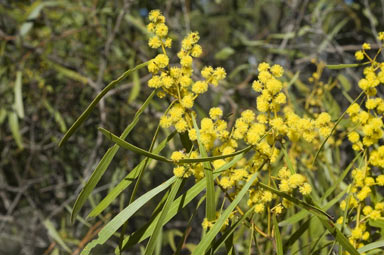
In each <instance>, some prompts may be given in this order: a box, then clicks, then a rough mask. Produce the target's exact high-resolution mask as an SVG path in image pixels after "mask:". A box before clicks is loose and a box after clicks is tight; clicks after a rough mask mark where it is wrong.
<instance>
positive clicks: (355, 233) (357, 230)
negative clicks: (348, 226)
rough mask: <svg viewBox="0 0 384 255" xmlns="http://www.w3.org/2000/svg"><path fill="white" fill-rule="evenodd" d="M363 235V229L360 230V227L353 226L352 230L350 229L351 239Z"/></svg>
mask: <svg viewBox="0 0 384 255" xmlns="http://www.w3.org/2000/svg"><path fill="white" fill-rule="evenodd" d="M362 236H363V231H361V228H359V227H358V228H355V229H354V230H352V232H351V238H352V239H355V240H357V239H360V238H361V237H362Z"/></svg>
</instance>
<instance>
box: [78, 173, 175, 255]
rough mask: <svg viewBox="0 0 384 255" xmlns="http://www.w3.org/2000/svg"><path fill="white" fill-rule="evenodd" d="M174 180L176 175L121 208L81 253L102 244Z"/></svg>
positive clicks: (83, 253) (86, 253)
mask: <svg viewBox="0 0 384 255" xmlns="http://www.w3.org/2000/svg"><path fill="white" fill-rule="evenodd" d="M175 181H176V177H172V178H170V179H169V180H168V181H166V182H164V183H163V184H161V185H159V186H157V187H156V188H154V189H152V190H150V191H148V192H147V193H145V194H144V195H142V196H141V197H139V198H138V199H136V200H135V201H133V202H132V203H131V204H130V205H129V206H127V207H126V208H125V209H124V210H122V211H121V212H120V213H119V214H118V215H116V216H115V217H114V218H113V219H112V220H111V221H109V222H108V224H107V225H105V226H104V227H103V229H102V230H101V231H100V232H99V234H98V237H97V239H95V240H93V241H92V242H90V243H88V244H87V246H86V247H85V248H84V250H83V251H82V252H81V255H88V254H90V252H91V251H92V249H93V248H94V247H96V245H98V244H104V243H105V242H106V241H107V240H108V239H109V238H110V237H111V236H112V235H113V234H114V233H115V232H116V231H117V230H118V229H119V228H120V227H121V226H122V225H123V224H124V222H126V221H127V220H128V219H129V218H131V217H132V215H133V214H135V213H136V212H137V211H138V210H139V209H140V208H141V207H142V206H143V205H145V204H146V203H147V202H148V201H150V200H151V199H153V198H154V197H155V196H156V195H158V194H159V193H160V192H162V191H164V190H165V189H167V188H168V187H169V186H171V185H172V184H173V183H174V182H175Z"/></svg>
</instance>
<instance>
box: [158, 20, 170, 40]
mask: <svg viewBox="0 0 384 255" xmlns="http://www.w3.org/2000/svg"><path fill="white" fill-rule="evenodd" d="M155 33H156V35H157V36H159V37H161V38H164V37H166V36H167V34H168V27H167V25H165V24H163V23H160V24H157V25H156V30H155Z"/></svg>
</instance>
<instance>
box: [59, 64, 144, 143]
mask: <svg viewBox="0 0 384 255" xmlns="http://www.w3.org/2000/svg"><path fill="white" fill-rule="evenodd" d="M148 63H149V62H145V63H142V64H140V65H137V66H136V67H134V68H132V69H129V70H127V71H126V72H124V73H123V74H122V75H121V76H120V77H119V78H117V79H116V80H114V81H112V82H111V83H109V84H108V85H107V86H106V87H105V88H104V89H103V90H102V91H101V92H100V93H99V94H98V95H97V96H96V97H95V99H93V101H92V102H91V104H90V105H89V106H88V107H87V109H85V111H84V112H83V113H82V114H81V115H80V117H79V118H78V119H77V120H76V121H75V122H74V123H73V124H72V126H71V127H70V128H69V130H68V131H67V132H66V133H65V134H64V136H63V138H62V139H61V141H60V143H59V146H62V145H63V144H64V143H65V142H66V141H67V140H68V138H69V137H71V135H72V134H73V133H74V132H75V131H76V130H77V129H78V128H79V126H80V125H81V124H82V123H83V122H84V121H85V119H86V118H87V117H88V115H89V114H90V113H91V112H92V111H93V109H94V108H95V106H96V104H97V103H98V102H99V101H100V100H101V99H102V98H103V97H104V96H105V94H107V93H108V91H110V90H111V89H113V88H115V87H116V85H117V84H118V83H119V82H120V81H122V80H124V79H125V78H126V77H127V76H128V75H130V74H131V73H132V72H134V71H136V70H139V69H141V68H143V67H146V66H147V65H148Z"/></svg>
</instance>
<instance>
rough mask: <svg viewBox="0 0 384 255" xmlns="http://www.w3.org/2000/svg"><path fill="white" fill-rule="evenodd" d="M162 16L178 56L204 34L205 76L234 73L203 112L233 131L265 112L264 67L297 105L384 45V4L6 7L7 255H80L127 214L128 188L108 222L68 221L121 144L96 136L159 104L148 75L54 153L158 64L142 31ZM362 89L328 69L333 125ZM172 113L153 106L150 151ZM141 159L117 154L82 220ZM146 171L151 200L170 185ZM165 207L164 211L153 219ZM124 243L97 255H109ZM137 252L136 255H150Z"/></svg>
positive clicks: (146, 141)
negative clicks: (258, 98) (208, 69)
mask: <svg viewBox="0 0 384 255" xmlns="http://www.w3.org/2000/svg"><path fill="white" fill-rule="evenodd" d="M151 9H160V10H162V12H163V13H164V15H165V16H166V18H167V24H168V25H169V28H170V32H171V37H172V38H173V39H174V43H175V44H177V45H178V44H179V42H180V39H181V38H182V37H183V36H184V35H186V34H187V33H188V31H198V32H199V33H200V35H201V45H202V47H203V50H204V54H203V56H202V57H201V58H200V59H199V61H200V62H199V63H197V66H196V68H199V67H201V66H203V65H213V66H223V67H224V68H225V69H226V70H227V72H228V78H227V79H226V82H225V83H224V84H223V85H222V86H219V87H217V88H211V93H208V94H207V95H204V96H203V97H202V98H201V99H200V101H199V102H198V105H197V109H198V110H199V109H200V113H201V114H202V115H204V111H205V112H206V110H207V109H208V108H209V107H210V106H218V105H219V106H221V107H222V108H224V109H225V112H226V113H231V114H232V115H230V116H229V118H230V120H232V121H233V119H234V117H236V116H237V114H238V113H239V112H240V111H241V110H244V109H245V108H247V107H251V106H252V105H254V101H255V94H251V93H250V92H249V91H250V85H249V84H250V82H251V81H252V80H254V79H255V78H256V67H257V65H258V63H260V62H262V61H267V62H272V63H277V64H280V65H282V66H283V67H284V68H285V69H286V70H289V72H287V74H286V77H285V79H286V80H287V81H291V83H292V84H290V85H292V86H291V89H290V94H291V98H293V99H294V100H295V102H297V103H298V104H299V103H300V102H301V103H302V102H304V101H305V99H306V98H307V97H308V95H309V94H310V92H311V90H312V89H313V86H314V83H313V82H312V83H311V82H308V78H310V77H312V73H314V72H315V73H316V71H319V65H320V64H319V63H321V62H325V63H327V64H336V63H337V64H338V63H353V62H354V52H355V51H356V50H358V49H360V47H361V46H360V45H361V43H362V42H363V41H367V42H370V43H371V45H372V48H373V49H375V48H376V49H377V48H378V47H379V44H378V42H377V41H376V39H375V38H376V35H377V32H378V31H382V30H384V1H383V0H376V1H368V0H365V1H353V0H348V1H347V0H345V1H344V0H319V1H311V0H268V1H267V0H259V1H249V0H216V1H207V0H198V1H190V0H168V1H165V0H141V1H130V0H112V1H106V0H82V1H70V0H58V1H21V0H20V1H19V0H16V1H13V0H11V1H6V0H2V1H0V159H1V160H0V201H1V202H0V210H1V216H0V254H78V253H79V251H80V249H81V248H82V247H83V246H84V244H85V243H86V242H88V241H89V240H90V239H92V238H93V237H94V236H95V235H96V234H97V231H98V230H100V227H102V225H103V223H104V222H105V221H106V220H107V219H108V218H109V217H111V215H114V214H115V213H116V212H118V211H119V210H120V209H121V208H122V207H123V206H124V204H125V203H126V200H127V197H129V195H128V194H129V193H128V192H129V190H128V191H127V192H126V195H125V196H124V195H123V196H122V197H121V198H119V200H117V201H116V203H115V204H114V205H113V207H111V208H109V209H108V210H109V213H107V214H105V215H104V216H103V217H99V218H97V219H90V220H88V221H85V220H84V219H83V218H82V217H79V218H78V221H76V223H75V224H73V225H72V224H70V222H69V215H70V213H69V212H70V210H71V206H72V205H73V203H74V200H75V199H76V196H77V194H78V193H79V191H80V189H81V187H82V183H83V182H84V180H86V179H87V178H88V177H89V176H90V174H91V173H92V170H93V169H94V167H95V165H96V164H97V162H98V161H99V160H100V157H101V156H102V155H103V154H104V152H105V151H106V149H107V148H108V147H109V146H110V144H109V143H108V142H107V141H105V139H103V138H102V135H101V133H98V132H97V127H98V126H103V127H105V128H107V129H109V130H111V131H113V132H114V133H120V132H122V130H123V129H124V128H125V126H126V125H127V124H129V123H130V121H131V120H132V118H133V115H134V113H135V112H136V111H137V109H138V108H139V107H140V105H141V103H142V102H143V100H145V98H146V97H147V96H148V95H149V93H150V89H148V88H147V86H146V81H147V80H148V79H149V77H150V76H149V75H148V73H147V72H146V71H145V70H140V71H137V72H136V73H134V74H133V75H132V76H131V77H129V78H128V79H126V80H125V81H123V83H122V84H120V86H118V87H117V88H115V89H114V90H113V91H111V92H110V93H109V94H108V95H107V96H106V97H105V98H104V100H102V101H101V103H100V104H99V105H98V110H97V111H95V112H94V113H93V114H92V115H91V117H90V118H89V119H88V120H87V121H86V123H85V125H83V126H82V127H81V128H80V129H79V131H78V132H77V133H76V134H75V135H74V136H73V137H72V138H71V139H70V140H69V142H68V143H67V144H66V145H65V146H63V147H62V148H58V146H57V143H58V141H59V140H60V138H61V137H62V134H63V133H64V132H65V131H66V130H67V128H68V127H69V126H70V125H71V124H72V123H73V121H74V120H75V119H76V118H77V117H78V116H79V114H80V113H81V112H82V111H83V110H84V109H85V107H86V106H87V105H88V104H89V102H90V101H91V100H92V98H94V97H95V95H97V93H98V92H100V91H101V89H102V88H103V87H104V86H105V85H106V84H107V83H109V82H110V81H111V80H113V79H115V78H117V77H118V76H119V75H120V74H121V73H122V72H124V71H125V70H127V69H129V68H131V67H133V66H135V65H137V64H139V63H142V62H144V61H147V60H149V59H150V58H152V57H153V56H154V55H155V54H156V52H154V50H151V49H149V47H148V46H147V39H148V37H147V36H148V35H147V32H146V30H145V23H146V22H147V21H146V15H147V14H148V12H149V10H151ZM176 48H177V47H174V49H173V50H174V51H175V52H176ZM173 56H176V55H175V54H174V55H173ZM313 59H317V61H316V62H315V61H313ZM174 60H176V58H175V59H174ZM196 75H198V74H196ZM359 78H360V73H359V72H357V71H356V69H346V70H343V71H342V72H340V71H337V72H334V71H330V70H328V69H324V71H323V70H321V77H319V80H321V81H322V82H323V83H324V84H331V83H334V85H333V86H332V89H330V90H329V91H328V92H329V93H328V94H327V96H326V97H325V98H326V99H325V101H323V103H324V104H323V105H322V106H321V107H325V108H326V109H327V110H330V111H332V112H331V114H332V117H333V118H335V119H336V118H337V117H338V115H339V114H340V111H341V110H343V109H345V107H346V105H347V103H348V100H346V98H347V99H348V97H347V95H345V92H343V91H348V93H349V95H350V96H351V97H354V96H356V95H357V92H358V91H357V90H356V91H355V88H356V85H355V84H356V83H357V81H358V79H359ZM341 88H343V89H341ZM343 93H344V94H343ZM315 96H316V95H315ZM166 105H167V103H166V102H164V101H161V100H155V101H154V102H153V103H151V105H150V107H149V108H147V109H146V111H145V113H144V114H143V117H142V119H141V123H139V125H137V126H136V127H135V129H134V130H133V132H132V133H131V135H130V136H129V137H128V141H129V142H131V143H133V144H137V145H140V147H142V148H148V147H149V145H150V142H151V137H152V134H153V133H154V129H155V128H156V125H157V121H158V119H159V117H160V116H161V113H162V111H163V110H164V109H165V106H166ZM163 132H165V131H163ZM165 135H166V134H162V135H161V136H162V137H165ZM172 146H173V149H174V148H177V147H175V146H177V145H175V144H172V143H171V147H172ZM171 149H172V148H171ZM165 153H167V152H165ZM139 160H140V158H139V156H138V155H136V154H133V153H130V152H127V151H121V152H119V153H118V155H117V157H116V158H115V160H114V161H113V163H112V165H111V166H110V167H109V169H108V171H107V172H106V174H105V176H104V177H103V179H102V181H101V182H100V183H99V185H98V187H97V188H96V190H95V192H94V193H93V195H92V197H91V203H88V204H87V206H86V208H85V209H83V212H82V213H81V215H83V216H85V215H87V213H89V211H90V210H91V209H92V207H93V206H94V205H95V204H97V203H98V202H99V201H100V200H101V199H102V198H103V197H104V195H105V194H106V193H107V192H108V190H109V189H111V188H112V187H113V185H114V184H116V183H118V182H119V181H120V180H121V179H122V178H123V177H124V176H125V175H126V173H127V171H129V170H131V169H132V168H133V167H134V166H135V165H136V164H137V163H138V162H139ZM149 168H150V169H151V171H149V172H148V171H147V174H146V176H144V180H143V184H144V185H143V186H142V187H141V189H142V190H141V192H142V191H145V190H147V188H148V187H149V186H152V187H153V186H155V185H156V184H158V183H161V182H162V181H164V180H166V179H167V178H169V176H171V175H172V174H171V173H170V169H169V167H164V166H163V165H162V164H160V163H158V164H156V163H152V164H151V165H150V167H149ZM146 185H147V186H146ZM156 205H157V202H156V201H154V202H153V203H151V204H150V205H148V210H150V209H151V210H152V209H153V208H155V206H156ZM188 217H189V215H188V214H185V215H184V216H183V215H179V216H178V218H177V220H176V221H173V222H172V223H170V224H168V225H167V226H166V231H167V232H166V233H167V236H166V237H164V246H166V247H168V249H172V247H173V246H174V239H175V238H176V236H178V235H180V232H179V231H178V228H182V227H183V226H184V227H185V226H186V221H187V220H188ZM202 217H203V215H202V216H201V219H202ZM134 219H135V220H134V221H132V222H133V223H130V226H129V227H130V228H132V229H136V228H137V227H139V226H140V225H142V224H143V223H144V222H146V220H147V216H146V215H145V214H144V212H142V214H139V215H137V216H135V218H134ZM172 224H173V225H172ZM199 224H200V223H199V222H196V227H199ZM191 235H192V237H193V235H196V238H199V236H198V235H197V233H192V234H191ZM114 245H115V244H114V243H110V246H108V245H107V246H106V247H104V248H103V249H105V250H103V251H100V254H109V253H111V254H112V253H113V247H114ZM136 248H137V249H136V250H133V251H131V253H132V254H136V253H137V252H139V247H136ZM127 254H130V253H127Z"/></svg>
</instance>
